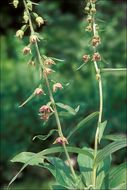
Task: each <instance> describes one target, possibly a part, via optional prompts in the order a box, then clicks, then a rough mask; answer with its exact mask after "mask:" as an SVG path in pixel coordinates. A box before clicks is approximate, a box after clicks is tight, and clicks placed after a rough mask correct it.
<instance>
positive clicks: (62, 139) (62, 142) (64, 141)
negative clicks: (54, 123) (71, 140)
mask: <svg viewBox="0 0 127 190" xmlns="http://www.w3.org/2000/svg"><path fill="white" fill-rule="evenodd" d="M53 144H68V141H67V139H66V138H65V137H64V136H62V137H58V138H57V139H56V140H55V141H54V142H53Z"/></svg>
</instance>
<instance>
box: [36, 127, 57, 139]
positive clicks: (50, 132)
mask: <svg viewBox="0 0 127 190" xmlns="http://www.w3.org/2000/svg"><path fill="white" fill-rule="evenodd" d="M57 131H58V130H57V129H52V130H50V131H49V133H48V134H47V135H36V136H35V137H34V138H33V140H35V139H36V138H38V139H40V140H42V141H44V140H46V139H47V138H49V137H50V136H51V135H52V134H53V133H54V132H57Z"/></svg>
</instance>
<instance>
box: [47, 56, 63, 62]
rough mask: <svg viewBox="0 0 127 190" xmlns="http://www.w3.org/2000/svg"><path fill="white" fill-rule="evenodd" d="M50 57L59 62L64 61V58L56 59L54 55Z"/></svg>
mask: <svg viewBox="0 0 127 190" xmlns="http://www.w3.org/2000/svg"><path fill="white" fill-rule="evenodd" d="M50 58H51V59H53V60H55V61H59V62H64V61H65V60H64V59H58V58H55V57H50Z"/></svg>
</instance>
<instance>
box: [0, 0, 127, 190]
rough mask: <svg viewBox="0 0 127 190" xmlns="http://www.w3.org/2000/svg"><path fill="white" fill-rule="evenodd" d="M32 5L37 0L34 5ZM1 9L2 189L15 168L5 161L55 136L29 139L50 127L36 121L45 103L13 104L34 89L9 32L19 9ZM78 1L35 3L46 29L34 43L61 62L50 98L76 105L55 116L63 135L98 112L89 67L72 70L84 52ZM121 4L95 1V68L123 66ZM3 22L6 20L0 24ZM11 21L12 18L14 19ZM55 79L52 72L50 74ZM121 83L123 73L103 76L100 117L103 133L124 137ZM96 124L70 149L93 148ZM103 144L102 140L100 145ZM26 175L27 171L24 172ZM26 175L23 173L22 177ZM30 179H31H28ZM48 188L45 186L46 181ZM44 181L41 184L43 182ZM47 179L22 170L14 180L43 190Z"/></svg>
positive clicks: (30, 72) (117, 158)
mask: <svg viewBox="0 0 127 190" xmlns="http://www.w3.org/2000/svg"><path fill="white" fill-rule="evenodd" d="M36 2H37V1H36ZM1 3H2V6H3V8H2V11H1V13H0V14H1V15H0V18H1V147H0V148H1V161H0V162H1V166H0V170H1V171H0V172H1V174H2V177H1V187H3V186H5V185H6V184H7V183H8V181H9V180H10V179H11V178H12V176H13V175H14V174H15V173H16V172H17V170H18V169H19V164H18V165H13V164H12V163H10V161H9V160H10V159H11V158H12V157H13V156H14V155H16V154H17V153H18V152H21V151H34V152H38V151H40V150H42V149H45V148H47V147H49V146H52V142H53V140H54V139H55V136H53V137H51V138H49V139H48V140H47V141H44V142H43V143H42V141H41V142H40V141H39V140H35V141H34V142H33V141H32V138H33V136H35V135H37V134H46V133H48V131H49V129H52V128H55V125H56V124H55V121H54V118H52V119H51V120H50V121H49V122H48V123H47V124H46V125H43V122H42V121H41V122H40V120H39V117H38V109H39V107H40V106H41V105H43V104H44V103H45V102H46V100H44V99H43V97H42V98H41V99H40V98H38V99H37V98H35V99H34V100H33V101H31V102H30V103H28V104H27V105H26V106H25V107H24V108H23V109H19V108H18V105H19V104H20V103H21V102H23V100H25V99H26V98H27V97H28V96H29V95H30V94H31V92H33V90H34V88H35V86H36V85H37V82H38V80H37V78H38V77H37V76H36V75H35V76H34V71H35V69H34V67H30V66H28V65H27V61H28V59H27V58H24V56H23V55H22V48H23V46H24V45H25V44H26V39H25V40H24V42H21V41H19V40H18V39H16V38H15V36H14V33H15V31H16V30H17V29H18V28H19V27H20V20H21V14H22V10H23V9H22V6H21V7H20V9H19V10H18V11H17V10H14V9H13V7H12V6H11V5H9V4H7V3H6V2H4V1H2V2H1ZM84 5H85V4H84V1H82V0H75V1H74V0H73V1H72V0H68V1H66V0H61V1H58V0H52V1H40V6H39V7H37V9H38V12H39V13H40V15H42V16H43V17H44V19H46V24H45V25H46V26H45V27H44V28H41V29H40V34H41V35H42V37H44V40H43V41H42V42H41V43H40V46H41V47H42V52H44V53H45V54H47V55H49V56H51V57H57V58H62V59H64V60H65V61H64V62H63V63H58V64H57V67H56V68H57V71H58V72H57V77H56V78H54V80H55V81H60V82H63V84H66V83H70V85H68V86H65V87H64V90H63V91H61V92H59V93H57V94H56V95H55V99H57V100H58V102H59V101H61V102H63V103H65V104H66V103H67V104H69V105H71V106H72V107H74V108H75V107H77V106H78V105H80V111H79V113H78V114H77V115H76V116H73V117H72V116H66V117H65V116H64V117H63V118H61V121H62V125H63V129H64V131H65V132H64V133H65V136H66V135H67V134H68V132H69V131H70V130H71V129H72V128H74V127H75V125H76V124H77V123H78V122H79V121H80V120H81V119H82V118H83V117H85V116H86V115H88V114H90V113H92V112H94V111H96V110H97V109H98V89H97V83H96V80H95V78H94V70H93V69H92V63H90V64H89V65H87V66H85V67H84V68H83V69H81V70H79V71H76V69H77V68H78V67H79V66H80V65H81V64H82V55H83V54H84V53H86V52H87V53H89V47H88V43H89V40H90V39H89V37H88V36H89V35H87V33H86V32H85V26H86V22H85V19H84V12H83V11H84V10H83V8H84ZM125 11H126V4H125V1H121V0H117V1H116V0H108V1H106V0H100V1H98V13H97V17H98V23H99V25H100V36H101V38H102V44H101V46H100V51H99V52H100V53H101V54H102V56H103V60H102V62H101V63H100V67H113V68H119V67H126V46H125V43H126V42H125V35H126V28H125V22H126V15H125ZM5 18H6V22H5ZM15 18H16V19H15ZM55 76H56V74H55ZM125 84H126V80H125V75H123V74H121V73H117V74H115V75H112V74H110V75H108V74H107V75H106V74H105V75H103V87H104V107H105V109H104V118H105V119H107V120H108V127H107V131H106V132H107V133H108V134H109V133H111V132H113V133H120V134H121V133H126V101H127V97H126V85H125ZM95 124H96V123H90V124H89V125H88V127H87V128H86V129H85V132H82V131H79V132H78V134H77V136H75V137H74V138H73V143H72V144H75V145H76V146H79V147H82V146H84V145H86V146H87V145H88V144H89V145H90V146H91V147H93V139H94V134H95V127H96V125H95ZM104 143H106V141H105V142H104ZM124 160H125V150H122V151H119V152H118V153H117V154H115V156H114V157H113V163H114V164H119V163H121V162H122V161H124ZM29 171H30V172H29ZM28 172H29V174H28ZM33 179H34V181H33ZM47 179H48V184H49V185H47V181H46V180H47ZM45 181H46V182H45ZM51 182H52V179H51V177H50V175H49V173H48V172H47V171H46V170H40V169H38V168H31V167H30V168H28V169H26V170H25V171H24V172H23V173H22V176H20V178H19V179H18V180H17V183H16V184H15V185H16V187H15V188H17V187H20V188H23V187H27V188H31V189H32V188H33V189H35V188H37V187H38V188H39V187H41V186H42V188H48V186H50V183H51Z"/></svg>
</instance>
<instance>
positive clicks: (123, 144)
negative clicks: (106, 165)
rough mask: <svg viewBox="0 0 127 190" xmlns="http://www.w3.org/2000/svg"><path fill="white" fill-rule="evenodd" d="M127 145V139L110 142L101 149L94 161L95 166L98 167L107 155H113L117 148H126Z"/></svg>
mask: <svg viewBox="0 0 127 190" xmlns="http://www.w3.org/2000/svg"><path fill="white" fill-rule="evenodd" d="M126 146H127V139H123V140H119V141H115V142H113V143H110V144H109V145H107V146H106V147H104V148H103V149H102V150H100V151H99V153H98V154H97V157H96V159H95V162H94V166H95V167H96V166H97V165H98V164H99V163H100V162H101V161H102V160H104V159H105V158H106V157H107V156H109V155H111V154H112V153H114V152H116V151H117V150H119V149H121V148H124V147H126Z"/></svg>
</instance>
